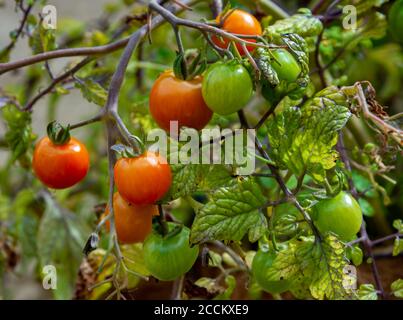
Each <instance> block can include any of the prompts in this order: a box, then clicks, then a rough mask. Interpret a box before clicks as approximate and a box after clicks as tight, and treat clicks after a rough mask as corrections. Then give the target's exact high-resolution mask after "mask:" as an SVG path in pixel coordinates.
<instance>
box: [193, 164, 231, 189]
mask: <svg viewBox="0 0 403 320" xmlns="http://www.w3.org/2000/svg"><path fill="white" fill-rule="evenodd" d="M234 180H235V179H233V177H232V171H231V169H230V168H229V167H228V166H225V165H208V166H207V165H206V168H205V170H204V172H203V178H202V179H201V181H200V183H199V184H198V186H197V191H201V192H208V193H214V191H215V190H216V189H218V188H220V187H222V186H226V185H229V184H231V183H232V182H233V181H234Z"/></svg>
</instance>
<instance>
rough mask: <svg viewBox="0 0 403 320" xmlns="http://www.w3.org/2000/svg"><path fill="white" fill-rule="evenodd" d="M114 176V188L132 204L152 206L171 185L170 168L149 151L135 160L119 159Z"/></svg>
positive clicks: (165, 162)
mask: <svg viewBox="0 0 403 320" xmlns="http://www.w3.org/2000/svg"><path fill="white" fill-rule="evenodd" d="M114 174H115V183H116V188H117V189H118V191H119V193H120V194H121V196H122V197H123V198H124V199H126V201H128V202H130V203H132V204H154V203H155V202H156V201H157V200H159V199H161V198H162V197H163V196H164V194H165V193H166V192H167V191H168V189H169V187H170V186H171V183H172V173H171V167H170V166H169V164H168V163H167V161H166V159H165V158H164V157H162V156H160V155H158V154H156V153H154V152H150V151H147V152H146V153H144V154H143V155H141V156H138V157H135V158H120V159H119V160H118V161H117V162H116V164H115V168H114Z"/></svg>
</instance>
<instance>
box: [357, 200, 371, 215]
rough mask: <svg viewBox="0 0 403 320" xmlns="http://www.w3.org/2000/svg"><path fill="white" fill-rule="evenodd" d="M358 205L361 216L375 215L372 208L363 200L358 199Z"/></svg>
mask: <svg viewBox="0 0 403 320" xmlns="http://www.w3.org/2000/svg"><path fill="white" fill-rule="evenodd" d="M358 203H359V204H360V207H361V209H362V214H363V215H364V216H366V217H373V216H374V214H375V210H374V207H373V206H372V205H371V204H370V203H369V202H368V201H367V200H365V199H364V198H360V199H358Z"/></svg>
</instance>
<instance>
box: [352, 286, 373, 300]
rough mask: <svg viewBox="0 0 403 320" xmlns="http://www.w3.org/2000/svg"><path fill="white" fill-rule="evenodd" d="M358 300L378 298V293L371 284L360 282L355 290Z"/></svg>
mask: <svg viewBox="0 0 403 320" xmlns="http://www.w3.org/2000/svg"><path fill="white" fill-rule="evenodd" d="M357 295H358V299H359V300H378V294H377V293H376V289H375V287H374V285H372V284H362V285H360V288H359V289H358V291H357Z"/></svg>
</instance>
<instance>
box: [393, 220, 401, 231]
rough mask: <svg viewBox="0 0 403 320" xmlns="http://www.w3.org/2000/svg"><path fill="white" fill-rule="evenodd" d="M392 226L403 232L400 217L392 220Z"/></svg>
mask: <svg viewBox="0 0 403 320" xmlns="http://www.w3.org/2000/svg"><path fill="white" fill-rule="evenodd" d="M393 228H395V229H397V231H398V232H400V233H403V221H402V220H401V219H396V220H394V221H393Z"/></svg>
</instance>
